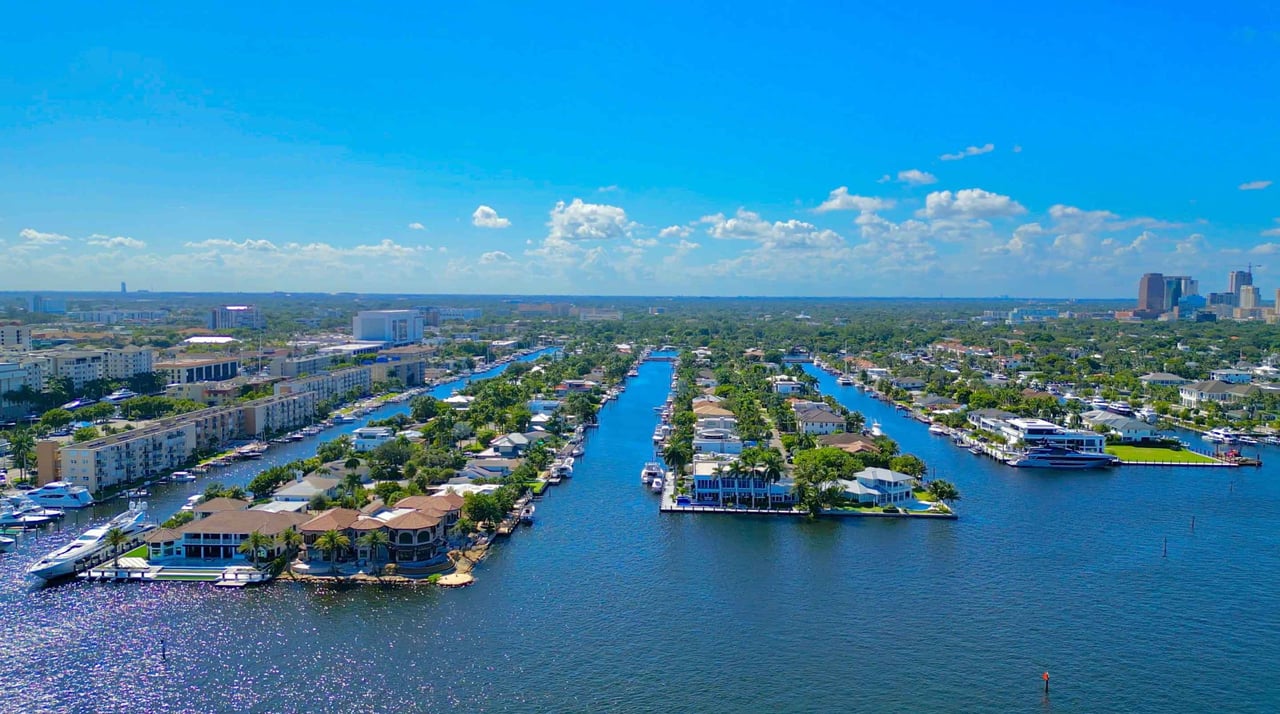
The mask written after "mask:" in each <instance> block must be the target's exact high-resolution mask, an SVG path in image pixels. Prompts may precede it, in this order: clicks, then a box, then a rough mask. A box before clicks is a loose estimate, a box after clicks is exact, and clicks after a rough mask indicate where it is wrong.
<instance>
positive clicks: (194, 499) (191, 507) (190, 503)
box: [178, 493, 204, 513]
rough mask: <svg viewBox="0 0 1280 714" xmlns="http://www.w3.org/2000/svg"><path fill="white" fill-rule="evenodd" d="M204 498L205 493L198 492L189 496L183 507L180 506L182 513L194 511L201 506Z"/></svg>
mask: <svg viewBox="0 0 1280 714" xmlns="http://www.w3.org/2000/svg"><path fill="white" fill-rule="evenodd" d="M203 500H204V494H201V493H197V494H196V495H194V496H191V497H190V498H188V499H187V502H186V503H184V504H182V508H179V509H178V510H179V511H181V512H182V513H194V512H195V510H196V506H199V505H200V502H201V501H203Z"/></svg>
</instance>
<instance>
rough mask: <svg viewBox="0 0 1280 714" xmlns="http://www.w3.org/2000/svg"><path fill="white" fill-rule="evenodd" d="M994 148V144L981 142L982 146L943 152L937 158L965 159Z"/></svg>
mask: <svg viewBox="0 0 1280 714" xmlns="http://www.w3.org/2000/svg"><path fill="white" fill-rule="evenodd" d="M995 150H996V145H995V144H983V145H982V146H969V147H966V148H964V149H961V150H960V151H957V152H956V153H954V154H943V155H942V156H939V157H938V158H939V159H942V160H943V161H959V160H960V159H967V158H969V157H970V156H978V155H979V154H989V153H991V152H993V151H995Z"/></svg>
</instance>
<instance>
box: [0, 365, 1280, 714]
mask: <svg viewBox="0 0 1280 714" xmlns="http://www.w3.org/2000/svg"><path fill="white" fill-rule="evenodd" d="M820 379H821V380H822V385H823V388H824V390H826V391H828V392H830V393H832V394H836V395H837V396H838V397H839V398H841V399H843V400H845V401H846V402H847V403H848V404H849V405H850V406H851V407H854V408H859V409H863V410H864V411H866V412H867V413H868V415H869V416H873V417H875V418H878V419H879V420H880V421H881V422H882V423H883V424H884V427H885V429H886V431H887V432H888V433H889V434H890V435H892V436H894V437H895V438H897V439H898V440H899V441H900V442H902V444H903V446H904V448H905V450H907V451H911V452H914V453H918V454H920V455H921V456H923V457H925V458H926V459H927V460H928V461H929V462H930V463H931V464H932V465H933V466H934V467H935V470H936V473H937V474H938V475H940V476H943V477H946V478H950V479H951V480H953V481H955V482H956V483H957V484H958V485H959V487H960V489H961V490H962V492H963V494H964V500H962V501H961V502H960V503H959V504H958V506H957V507H958V509H959V510H960V512H961V516H962V517H961V520H959V521H956V522H914V521H882V520H843V521H823V522H817V523H804V522H796V521H792V520H789V519H785V520H784V519H770V518H768V517H755V518H735V517H724V516H714V515H700V516H698V515H683V514H682V515H674V514H673V515H665V516H664V515H660V514H659V513H658V512H657V501H656V497H655V496H653V495H652V494H650V493H648V491H647V490H646V489H644V488H643V486H642V485H641V484H640V479H639V478H638V475H639V474H638V471H639V469H640V468H641V466H642V465H643V463H644V461H645V460H647V459H648V458H650V448H651V442H650V439H649V436H650V434H651V433H652V430H653V424H654V421H655V415H654V412H653V410H652V407H653V405H655V404H657V403H659V402H660V401H661V400H662V399H663V398H665V395H666V390H667V385H668V383H669V380H670V366H669V365H666V364H656V363H655V364H648V365H646V366H644V367H643V368H642V369H641V374H640V377H639V378H637V379H633V380H631V383H630V386H629V389H628V390H627V392H626V393H625V394H623V396H622V398H621V399H620V400H618V401H617V402H613V403H611V404H609V405H608V406H606V407H605V408H604V410H603V412H602V414H601V422H602V426H601V427H600V428H599V429H598V430H596V431H595V432H594V433H592V434H591V436H590V437H589V441H588V451H587V456H586V457H585V458H584V459H583V460H582V462H581V463H580V465H579V467H578V468H577V471H576V476H575V478H574V479H572V480H571V481H569V482H566V483H565V484H563V485H561V486H559V487H557V488H556V489H554V490H553V491H552V492H551V493H550V495H549V496H548V497H547V498H546V499H545V500H544V501H542V502H541V503H540V505H539V507H538V524H537V525H536V526H533V527H532V528H526V529H523V530H522V531H521V532H520V533H519V534H518V535H517V536H516V537H515V538H514V539H513V540H512V541H511V542H508V543H504V544H502V545H501V546H500V547H499V548H498V549H497V550H496V551H495V552H494V553H493V555H491V557H490V558H489V559H488V560H486V561H485V563H484V564H483V565H482V566H481V567H480V568H479V569H478V571H477V576H478V578H479V581H478V582H477V584H476V585H474V586H472V587H470V588H467V589H465V590H461V591H445V592H437V591H434V590H432V589H429V588H403V589H386V590H380V589H376V588H364V589H345V590H332V589H317V588H314V587H308V586H302V585H297V584H290V583H279V584H275V585H272V586H269V587H265V588H260V589H257V590H248V591H245V592H237V593H228V592H220V591H215V590H213V589H212V588H210V587H208V586H204V585H191V586H188V585H177V584H173V585H138V584H122V585H101V584H72V585H69V586H66V587H57V588H48V589H43V590H35V591H32V590H30V589H29V588H28V587H27V586H26V585H24V584H22V583H20V582H18V575H17V572H18V568H17V566H16V565H15V563H16V562H17V561H21V560H23V559H24V558H25V556H23V555H21V554H19V556H18V557H12V556H4V557H3V559H2V560H0V642H4V643H5V644H4V646H3V647H0V698H2V699H0V701H5V702H6V704H8V705H10V707H11V708H12V709H14V710H32V709H37V710H38V709H41V708H50V709H59V708H69V709H80V710H84V711H144V710H157V711H223V710H227V711H344V712H345V711H392V710H394V711H416V710H441V709H458V710H465V711H514V710H522V711H553V712H568V711H581V712H596V711H614V710H618V711H663V712H666V711H734V712H736V711H771V710H772V711H835V710H858V711H923V712H935V711H936V712H952V711H975V712H977V711H983V712H985V711H1050V710H1058V711H1087V712H1093V711H1141V712H1169V711H1186V712H1195V711H1205V710H1207V709H1210V708H1218V709H1221V710H1223V711H1258V712H1269V711H1275V710H1277V709H1278V708H1280V694H1277V691H1278V688H1280V687H1278V685H1277V684H1276V683H1274V682H1273V681H1272V677H1273V675H1274V673H1275V672H1276V671H1278V670H1280V644H1278V642H1280V640H1278V639H1277V635H1280V631H1278V629H1280V627H1278V625H1277V622H1278V620H1277V617H1276V616H1275V614H1274V611H1275V605H1276V591H1277V576H1276V575H1275V573H1276V571H1277V567H1276V566H1277V565H1280V563H1278V562H1277V560H1278V559H1280V558H1278V556H1277V547H1276V546H1277V537H1276V533H1277V525H1280V516H1277V515H1276V506H1277V500H1278V499H1277V496H1278V495H1280V487H1277V485H1276V480H1275V478H1274V471H1273V469H1272V468H1271V467H1267V468H1264V469H1261V470H1213V469H1206V470H1190V469H1183V470H1174V469H1137V468H1134V469H1120V470H1116V471H1112V472H1104V473H1097V474H1079V473H1072V474H1063V473H1042V472H1026V471H1017V470H1014V469H1009V468H1006V467H1003V466H999V465H997V464H995V463H994V462H992V461H990V460H984V459H980V458H978V457H974V456H971V455H970V454H968V453H967V452H963V451H960V450H958V449H955V448H954V447H951V446H949V445H948V444H947V442H946V440H944V439H939V438H936V437H931V436H929V435H928V434H927V433H926V432H925V430H924V427H923V425H920V424H918V423H916V422H912V421H908V420H905V419H902V418H901V417H898V416H896V415H895V414H894V413H893V411H892V410H891V409H884V408H883V407H882V405H880V404H879V403H876V402H872V401H870V400H866V399H864V398H863V397H861V395H858V394H857V393H856V392H854V390H852V389H848V390H845V389H841V388H839V387H837V386H836V385H835V384H834V381H833V380H831V379H829V378H827V377H825V376H823V375H820ZM1264 455H1265V453H1264ZM1277 458H1280V456H1278V457H1277ZM1233 483H1234V485H1231V484H1233ZM1192 515H1196V516H1197V521H1196V532H1195V533H1194V534H1192V533H1191V532H1190V517H1191V516H1192ZM1166 537H1167V538H1168V543H1169V547H1168V557H1167V558H1165V557H1161V551H1162V544H1163V539H1164V538H1166ZM161 638H163V639H164V640H165V643H166V647H167V651H168V659H167V661H162V660H161V658H160V646H159V641H160V639H161ZM1045 670H1049V671H1050V672H1051V674H1052V676H1053V693H1052V695H1051V698H1050V700H1049V701H1047V702H1046V701H1044V700H1043V697H1042V694H1041V693H1040V688H1041V683H1040V679H1039V677H1040V673H1041V672H1043V671H1045Z"/></svg>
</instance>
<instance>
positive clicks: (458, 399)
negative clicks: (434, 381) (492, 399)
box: [440, 394, 476, 412]
mask: <svg viewBox="0 0 1280 714" xmlns="http://www.w3.org/2000/svg"><path fill="white" fill-rule="evenodd" d="M475 400H476V398H475V397H472V396H468V395H466V394H454V395H452V396H448V397H445V398H444V399H441V400H440V401H442V402H444V403H445V404H447V405H448V406H449V408H450V409H453V410H454V411H459V412H465V411H466V410H467V409H469V408H470V407H471V402H474V401H475Z"/></svg>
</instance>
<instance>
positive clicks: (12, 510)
mask: <svg viewBox="0 0 1280 714" xmlns="http://www.w3.org/2000/svg"><path fill="white" fill-rule="evenodd" d="M55 513H56V514H57V515H53V514H55ZM61 517H62V511H59V510H49V509H45V508H41V507H40V506H38V505H36V504H34V503H31V504H30V505H29V506H25V505H16V504H14V503H12V502H5V503H0V527H5V528H35V527H36V526H42V525H44V524H46V523H49V522H51V521H53V520H55V519H57V518H61Z"/></svg>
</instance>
